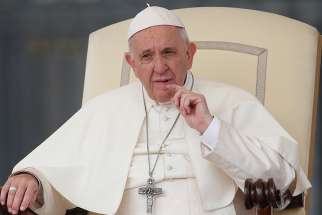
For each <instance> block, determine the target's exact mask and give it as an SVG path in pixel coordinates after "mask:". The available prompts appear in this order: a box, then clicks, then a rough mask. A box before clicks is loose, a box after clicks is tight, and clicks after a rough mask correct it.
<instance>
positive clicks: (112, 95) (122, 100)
mask: <svg viewBox="0 0 322 215" xmlns="http://www.w3.org/2000/svg"><path fill="white" fill-rule="evenodd" d="M140 86H141V85H140V83H139V82H134V83H131V84H128V85H125V86H122V87H119V88H116V89H113V90H111V91H108V92H105V93H102V94H100V95H98V96H96V97H94V98H92V99H90V100H89V101H88V102H86V103H85V104H84V105H83V107H82V109H96V110H97V109H104V110H107V109H110V108H113V107H114V108H117V107H118V108H120V107H121V106H124V104H126V103H129V102H137V101H138V97H139V96H140V92H141V91H140Z"/></svg>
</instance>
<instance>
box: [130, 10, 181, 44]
mask: <svg viewBox="0 0 322 215" xmlns="http://www.w3.org/2000/svg"><path fill="white" fill-rule="evenodd" d="M157 25H172V26H177V27H181V28H184V25H183V23H182V22H181V20H180V19H179V17H177V16H176V15H175V14H174V12H172V11H170V10H168V9H166V8H163V7H157V6H152V7H147V8H145V9H144V10H142V11H141V12H140V13H138V14H137V15H136V16H135V17H134V19H133V20H132V22H131V24H130V26H129V30H128V37H127V38H128V39H130V38H131V37H132V36H133V35H134V34H135V33H137V32H139V31H142V30H144V29H146V28H149V27H152V26H157Z"/></svg>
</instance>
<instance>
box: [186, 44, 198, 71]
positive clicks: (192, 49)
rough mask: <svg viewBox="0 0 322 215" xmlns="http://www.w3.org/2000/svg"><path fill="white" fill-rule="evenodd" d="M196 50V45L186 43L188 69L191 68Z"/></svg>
mask: <svg viewBox="0 0 322 215" xmlns="http://www.w3.org/2000/svg"><path fill="white" fill-rule="evenodd" d="M196 51H197V45H196V44H195V43H193V42H190V43H189V44H188V49H187V57H188V59H187V60H188V69H191V67H192V62H193V56H194V55H195V53H196Z"/></svg>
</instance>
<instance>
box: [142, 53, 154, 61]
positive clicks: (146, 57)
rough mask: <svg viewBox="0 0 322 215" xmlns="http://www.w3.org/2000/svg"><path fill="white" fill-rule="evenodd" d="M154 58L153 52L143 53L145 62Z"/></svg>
mask: <svg viewBox="0 0 322 215" xmlns="http://www.w3.org/2000/svg"><path fill="white" fill-rule="evenodd" d="M151 60H152V54H151V53H144V54H142V55H141V61H142V62H143V63H148V62H150V61H151Z"/></svg>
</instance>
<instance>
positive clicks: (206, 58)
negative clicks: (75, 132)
mask: <svg viewBox="0 0 322 215" xmlns="http://www.w3.org/2000/svg"><path fill="white" fill-rule="evenodd" d="M175 12H176V13H177V14H178V15H179V16H180V17H181V19H182V20H183V22H184V23H185V25H186V28H187V31H188V34H189V37H190V40H192V41H196V43H197V45H198V52H197V54H196V57H195V60H194V64H193V68H192V71H193V73H194V74H195V76H200V77H203V78H208V79H215V80H217V81H223V82H226V83H230V84H234V85H237V86H239V87H241V88H243V89H245V90H247V91H249V92H251V93H253V94H254V95H256V96H257V97H258V99H259V100H260V101H261V102H262V103H263V104H264V105H265V107H266V108H267V109H268V110H269V111H270V112H271V113H272V114H273V115H274V116H275V118H276V119H277V120H278V121H279V122H280V123H281V125H282V126H284V127H285V128H286V129H287V130H288V132H289V133H290V134H291V135H292V136H293V137H294V138H295V139H296V140H297V141H298V142H299V145H300V152H301V154H300V162H301V165H302V167H303V168H304V170H305V172H306V174H307V175H308V176H309V178H310V179H311V176H312V172H311V170H312V157H313V144H314V137H315V127H316V126H315V123H316V111H317V109H316V108H317V93H318V85H319V84H318V83H319V66H320V59H321V41H322V40H321V36H320V34H319V32H318V31H317V30H316V29H315V28H313V27H312V26H309V25H307V24H305V23H302V22H299V21H296V20H294V19H290V18H287V17H283V16H280V15H275V14H271V13H267V12H260V11H254V10H246V9H237V8H221V7H200V8H186V9H179V10H175ZM129 21H130V20H126V21H123V22H119V23H116V24H113V25H110V26H107V27H105V28H102V29H100V30H98V31H95V32H93V33H92V34H91V35H90V37H89V46H88V55H87V64H86V75H85V85H84V94H83V103H84V102H86V101H87V100H89V99H90V98H92V97H94V96H96V95H98V94H100V93H103V92H104V91H107V90H110V89H113V88H116V87H118V86H120V85H124V84H127V83H128V82H129V81H133V80H134V78H133V75H132V74H130V68H129V66H128V65H127V64H126V63H125V61H124V52H125V51H126V50H127V38H126V35H127V28H128V25H129ZM313 189H314V188H313ZM307 199H308V198H307ZM307 207H308V201H306V208H300V209H296V210H291V211H284V212H280V213H279V214H306V213H305V209H306V210H307Z"/></svg>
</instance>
